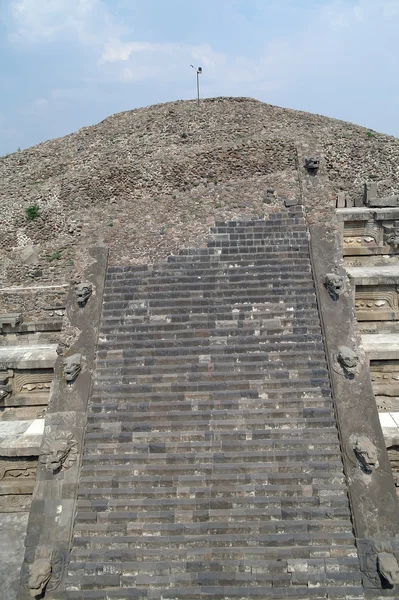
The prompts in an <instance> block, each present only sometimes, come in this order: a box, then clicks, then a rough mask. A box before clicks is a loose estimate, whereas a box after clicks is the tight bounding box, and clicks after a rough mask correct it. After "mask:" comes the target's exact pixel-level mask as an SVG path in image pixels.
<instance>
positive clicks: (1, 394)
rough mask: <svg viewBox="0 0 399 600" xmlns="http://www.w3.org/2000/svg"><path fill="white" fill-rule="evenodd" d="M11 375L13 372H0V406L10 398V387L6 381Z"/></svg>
mask: <svg viewBox="0 0 399 600" xmlns="http://www.w3.org/2000/svg"><path fill="white" fill-rule="evenodd" d="M12 373H13V371H10V370H8V369H7V370H0V404H1V402H4V401H5V400H7V398H9V396H11V392H12V385H11V383H10V382H9V381H8V380H9V379H10V377H12Z"/></svg>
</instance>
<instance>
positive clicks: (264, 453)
mask: <svg viewBox="0 0 399 600" xmlns="http://www.w3.org/2000/svg"><path fill="white" fill-rule="evenodd" d="M230 450H231V451H229V450H228V449H223V450H216V451H215V449H214V448H208V447H206V445H205V447H204V446H202V447H197V448H196V450H195V452H194V451H193V449H190V450H188V449H186V451H185V452H183V451H180V452H165V449H164V448H162V447H160V446H158V447H155V445H153V446H152V447H151V446H150V447H149V450H148V451H147V452H143V451H140V450H139V449H136V450H135V451H130V452H128V451H127V450H126V449H123V451H122V450H121V449H120V448H119V447H116V448H114V447H112V448H109V450H108V451H107V450H106V449H103V452H102V453H101V459H100V461H99V457H98V453H95V452H94V453H90V452H86V451H85V460H86V464H87V465H89V464H91V465H92V464H94V465H96V464H97V463H98V462H101V464H110V463H113V462H115V464H119V463H120V462H123V461H126V462H129V463H130V462H131V461H134V462H135V464H144V463H145V462H147V463H148V464H149V465H150V464H160V463H166V464H168V465H173V464H179V465H183V464H188V463H189V464H192V463H193V462H195V461H197V462H198V463H201V462H204V463H209V462H210V461H211V462H213V463H214V464H215V465H216V464H220V463H223V464H227V463H234V464H236V463H238V462H239V461H240V460H241V461H242V462H243V463H246V462H256V463H259V462H261V461H264V463H265V465H266V463H267V464H270V462H271V460H272V459H273V460H275V463H276V467H278V468H280V467H281V464H282V463H286V462H289V463H292V467H293V468H297V467H298V466H301V465H306V464H309V467H312V468H313V466H314V467H315V468H320V467H319V464H325V463H327V462H328V461H329V462H330V465H329V466H328V468H329V469H331V468H333V467H334V466H337V464H338V465H340V466H341V467H342V462H341V453H340V451H339V448H335V449H334V450H328V449H320V448H318V449H317V450H316V449H313V450H310V449H305V448H303V449H295V450H294V449H292V448H289V449H285V448H283V447H282V446H281V447H280V448H278V447H271V448H268V449H266V450H253V449H242V448H240V449H239V451H238V450H235V449H230ZM136 461H137V463H136Z"/></svg>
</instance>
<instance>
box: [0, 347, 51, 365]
mask: <svg viewBox="0 0 399 600" xmlns="http://www.w3.org/2000/svg"><path fill="white" fill-rule="evenodd" d="M56 359H57V344H47V345H35V346H33V345H32V346H2V347H0V364H5V365H6V366H7V368H8V369H53V368H54V364H55V361H56Z"/></svg>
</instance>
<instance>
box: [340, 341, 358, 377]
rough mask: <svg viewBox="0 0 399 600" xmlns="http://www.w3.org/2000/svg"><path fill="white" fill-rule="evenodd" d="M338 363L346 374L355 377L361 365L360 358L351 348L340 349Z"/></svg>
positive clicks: (342, 347)
mask: <svg viewBox="0 0 399 600" xmlns="http://www.w3.org/2000/svg"><path fill="white" fill-rule="evenodd" d="M338 362H339V364H340V365H341V367H342V368H343V370H344V371H345V372H346V373H348V374H350V375H354V374H355V373H356V372H357V367H358V365H359V356H358V355H357V353H356V352H354V351H353V350H352V349H351V348H348V347H347V346H340V347H339V348H338Z"/></svg>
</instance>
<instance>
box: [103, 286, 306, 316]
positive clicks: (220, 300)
mask: <svg viewBox="0 0 399 600" xmlns="http://www.w3.org/2000/svg"><path fill="white" fill-rule="evenodd" d="M238 299H240V301H239V302H238V301H237V300H238ZM315 300H316V296H315V292H314V288H313V287H309V288H307V289H302V290H301V291H299V290H297V291H296V290H291V289H279V290H278V289H276V290H267V292H266V291H259V293H251V292H248V294H246V293H243V294H241V295H240V294H239V292H238V291H237V293H236V294H233V293H232V292H228V295H226V294H223V293H221V294H220V295H218V294H217V292H214V293H213V295H209V296H208V297H203V298H198V297H192V298H191V297H188V298H182V297H179V295H176V296H174V297H171V298H168V297H167V296H166V295H165V297H163V296H162V295H161V296H160V297H157V298H151V297H149V296H147V297H145V296H140V297H136V298H134V299H132V300H117V299H116V300H112V301H111V300H110V301H108V302H106V303H105V305H104V315H105V316H107V315H108V314H109V313H110V311H112V312H113V313H117V311H123V312H124V313H125V315H128V314H129V310H133V311H134V310H136V311H137V310H140V311H141V312H142V311H143V310H145V311H148V309H149V308H150V307H151V310H153V309H156V308H162V309H163V311H164V312H171V313H176V312H187V311H185V310H184V309H188V312H193V311H194V309H198V310H197V312H209V311H212V310H214V308H215V306H216V307H220V305H224V306H225V307H226V306H229V307H230V306H231V310H237V309H240V308H241V306H242V305H245V304H261V303H263V304H265V303H272V302H281V303H282V302H284V303H286V304H288V306H291V305H293V306H294V307H295V306H298V308H299V309H300V308H306V305H307V304H308V303H314V302H315ZM126 309H127V310H126ZM153 312H155V311H153ZM194 312H195V311H194ZM133 314H134V313H133ZM136 314H137V313H136Z"/></svg>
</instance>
